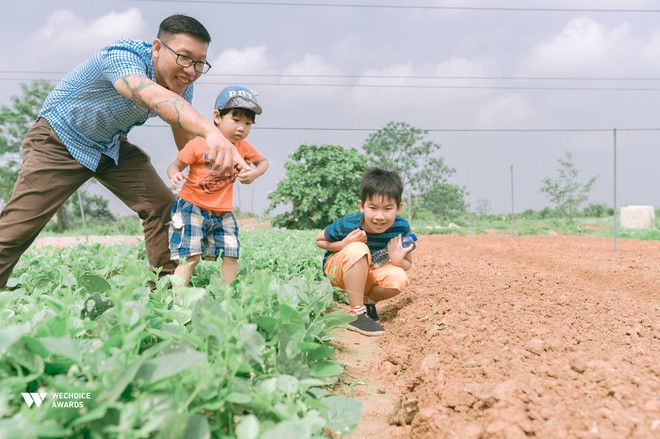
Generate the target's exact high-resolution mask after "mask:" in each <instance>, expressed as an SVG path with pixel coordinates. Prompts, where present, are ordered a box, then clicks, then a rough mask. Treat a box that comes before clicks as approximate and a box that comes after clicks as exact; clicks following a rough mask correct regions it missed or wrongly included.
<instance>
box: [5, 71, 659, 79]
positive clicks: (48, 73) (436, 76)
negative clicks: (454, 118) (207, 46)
mask: <svg viewBox="0 0 660 439" xmlns="http://www.w3.org/2000/svg"><path fill="white" fill-rule="evenodd" d="M67 73H68V72H66V71H60V72H58V71H47V70H0V75H3V74H26V75H43V74H45V75H65V74H67ZM236 76H240V77H246V76H251V77H273V78H337V79H358V78H365V79H461V80H465V79H467V80H507V81H508V80H512V81H517V80H521V81H660V77H652V76H646V77H644V76H637V77H630V76H628V77H625V76H485V75H461V76H457V75H352V74H346V75H325V74H287V73H206V74H205V75H204V76H202V78H209V77H236ZM1 79H14V78H0V80H1Z"/></svg>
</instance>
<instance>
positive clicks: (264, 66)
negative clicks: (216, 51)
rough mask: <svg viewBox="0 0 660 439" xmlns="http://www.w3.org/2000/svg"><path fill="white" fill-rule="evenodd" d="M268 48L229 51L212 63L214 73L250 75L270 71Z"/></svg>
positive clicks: (259, 47) (258, 47)
mask: <svg viewBox="0 0 660 439" xmlns="http://www.w3.org/2000/svg"><path fill="white" fill-rule="evenodd" d="M266 50H267V49H266V46H255V47H246V48H244V49H227V50H224V51H223V52H222V53H221V54H220V56H218V57H217V58H216V59H215V60H213V61H212V62H211V64H212V65H213V66H217V67H214V69H213V70H212V72H213V73H225V74H234V73H236V74H249V73H259V72H265V71H268V65H269V62H268V59H267V58H266Z"/></svg>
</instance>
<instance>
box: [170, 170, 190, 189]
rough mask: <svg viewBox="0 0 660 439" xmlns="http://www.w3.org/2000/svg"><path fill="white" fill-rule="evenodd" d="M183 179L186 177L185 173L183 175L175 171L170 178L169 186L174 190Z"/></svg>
mask: <svg viewBox="0 0 660 439" xmlns="http://www.w3.org/2000/svg"><path fill="white" fill-rule="evenodd" d="M185 179H186V176H185V175H183V174H182V173H181V172H177V173H176V174H174V175H173V176H172V178H171V179H170V188H172V189H175V190H176V188H177V187H179V183H181V182H182V181H184V180H185Z"/></svg>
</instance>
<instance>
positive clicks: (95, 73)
mask: <svg viewBox="0 0 660 439" xmlns="http://www.w3.org/2000/svg"><path fill="white" fill-rule="evenodd" d="M128 75H140V76H145V77H147V78H149V79H151V80H152V81H154V82H155V81H156V76H155V74H154V65H153V61H152V59H151V44H149V43H145V42H144V41H137V40H126V39H123V40H118V41H116V42H114V43H112V44H111V45H109V46H106V47H104V48H103V49H101V50H100V51H99V52H98V53H96V55H94V56H93V57H91V58H90V59H89V60H87V61H85V62H84V63H82V64H80V65H79V66H77V67H76V68H75V69H73V70H72V71H71V72H70V73H69V74H67V75H66V76H65V77H64V78H63V79H62V80H61V81H60V82H59V83H58V84H57V85H56V86H55V88H54V89H53V91H51V92H50V94H49V95H48V97H47V98H46V100H45V101H44V104H43V106H42V107H41V111H40V112H39V117H43V118H44V119H46V120H47V121H48V123H50V125H51V126H52V127H53V129H54V130H55V132H56V133H57V135H58V136H59V138H60V139H61V140H62V143H64V145H65V146H66V148H67V149H68V150H69V152H70V153H71V155H72V156H73V158H75V159H76V160H77V161H78V162H80V164H82V165H83V166H85V167H87V168H89V169H91V170H92V171H95V170H96V168H97V167H98V165H99V161H100V160H101V154H105V155H107V156H108V157H110V158H111V159H113V160H114V162H115V164H118V163H119V139H120V137H121V136H125V135H126V134H128V132H129V131H130V130H131V128H133V127H134V126H137V125H142V124H144V123H145V122H146V121H147V119H148V118H150V117H155V116H156V113H154V112H153V111H150V110H148V109H146V108H143V107H140V106H139V105H138V104H136V103H135V102H133V101H132V100H130V99H128V98H125V97H124V96H122V95H121V94H119V92H118V91H117V89H115V87H114V83H115V82H116V81H117V80H118V79H120V78H123V77H125V76H128ZM192 96H193V87H192V85H191V86H189V87H188V88H186V89H185V91H184V92H183V93H182V94H181V97H183V98H184V99H185V100H186V101H187V102H189V103H191V102H192Z"/></svg>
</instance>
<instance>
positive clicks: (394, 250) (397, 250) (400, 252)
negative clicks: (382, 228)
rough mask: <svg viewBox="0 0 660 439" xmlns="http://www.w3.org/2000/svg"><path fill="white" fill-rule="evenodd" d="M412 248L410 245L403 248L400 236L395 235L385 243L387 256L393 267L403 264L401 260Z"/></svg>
mask: <svg viewBox="0 0 660 439" xmlns="http://www.w3.org/2000/svg"><path fill="white" fill-rule="evenodd" d="M413 248H414V246H412V245H410V246H408V247H404V246H403V238H402V237H401V235H396V236H395V237H394V238H392V239H390V241H389V242H388V243H387V254H388V255H389V257H390V261H391V262H392V263H393V264H394V265H397V266H401V265H402V264H403V259H404V258H405V257H406V255H407V254H408V253H410V252H411V251H412V250H413Z"/></svg>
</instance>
